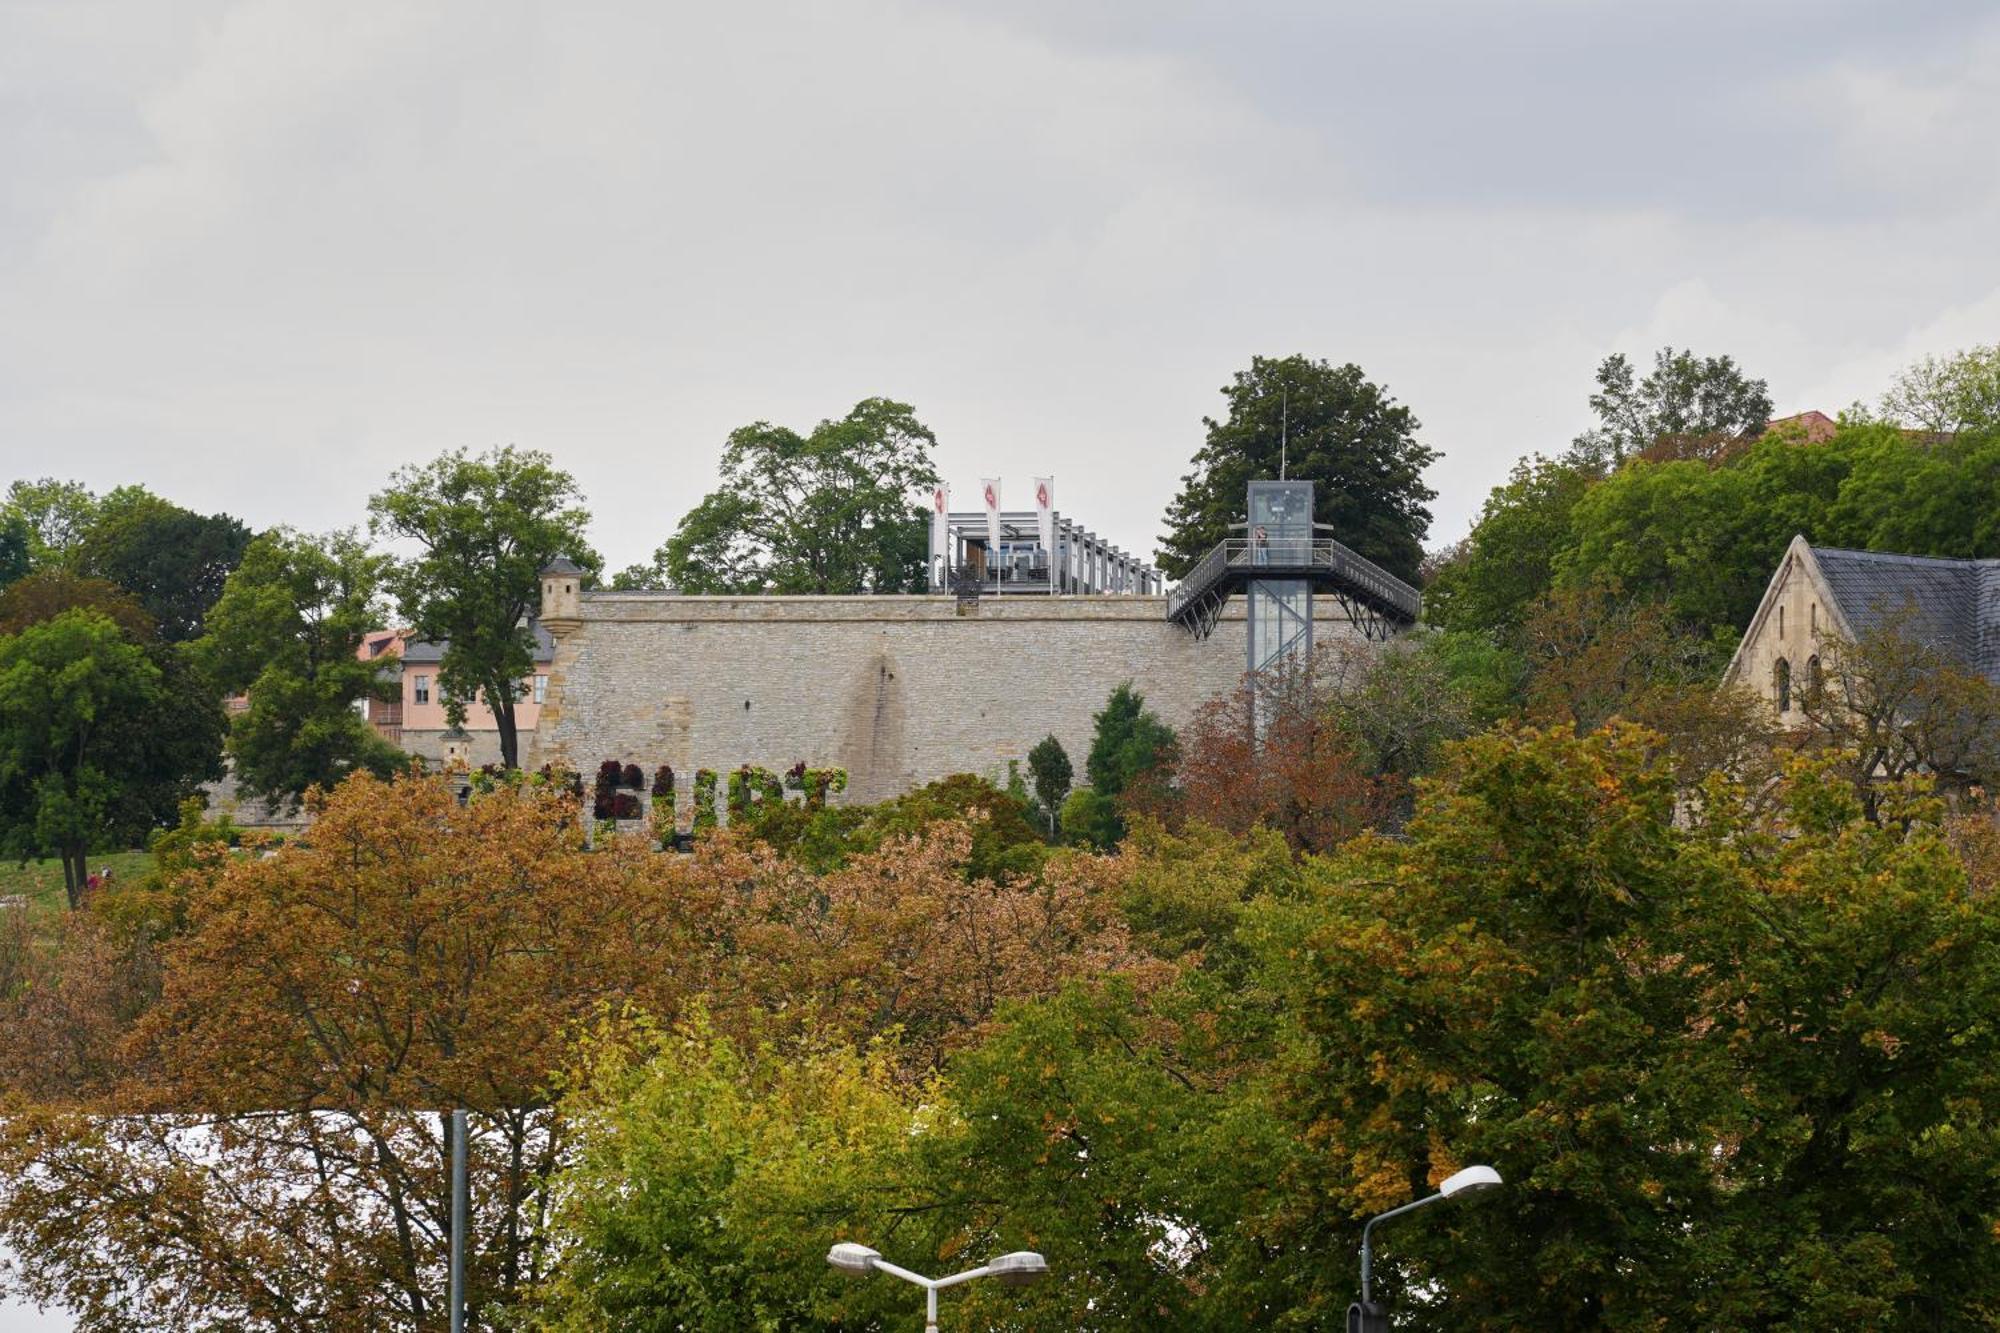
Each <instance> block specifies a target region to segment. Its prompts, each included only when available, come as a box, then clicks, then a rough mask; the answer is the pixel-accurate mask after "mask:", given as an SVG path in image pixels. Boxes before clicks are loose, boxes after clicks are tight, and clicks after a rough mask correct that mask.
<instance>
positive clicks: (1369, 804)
mask: <svg viewBox="0 0 2000 1333" xmlns="http://www.w3.org/2000/svg"><path fill="white" fill-rule="evenodd" d="M1360 749H1361V746H1360V744H1359V742H1358V739H1357V737H1356V736H1355V735H1354V734H1353V733H1352V732H1351V731H1350V730H1349V729H1348V728H1347V727H1345V726H1343V725H1342V719H1341V718H1340V717H1339V716H1338V715H1337V714H1336V713H1335V711H1334V709H1333V707H1332V706H1331V704H1330V702H1329V700H1328V698H1327V692H1326V689H1325V687H1324V684H1323V682H1322V680H1321V679H1320V674H1319V672H1318V671H1317V670H1315V669H1314V664H1307V663H1301V664H1296V665H1292V666H1282V667H1277V668H1274V669H1272V670H1269V671H1265V672H1262V673H1259V674H1258V675H1257V676H1256V677H1254V678H1252V679H1250V680H1247V681H1245V682H1244V683H1243V684H1242V685H1240V686H1238V687H1237V688H1236V689H1234V690H1231V691H1229V692H1228V693H1226V694H1223V695H1220V696H1218V697H1217V698H1215V699H1211V700H1210V701H1209V702H1207V703H1206V704H1204V705H1202V707H1201V708H1200V709H1199V710H1197V712H1196V713H1195V716H1194V718H1193V720H1192V721H1191V722H1189V724H1188V726H1187V728H1186V730H1185V732H1184V733H1183V735H1182V737H1181V743H1180V745H1179V747H1178V750H1177V753H1178V756H1179V763H1178V767H1177V768H1176V770H1175V778H1176V782H1175V787H1176V789H1177V794H1178V799H1177V801H1175V803H1174V806H1173V808H1174V811H1175V813H1177V814H1179V815H1181V816H1183V817H1185V818H1188V819H1194V820H1199V821H1201V822H1203V823H1208V824H1213V825H1215V826H1216V827H1218V828H1223V829H1227V830H1230V831H1231V832H1235V833H1247V832H1249V831H1250V830H1251V829H1254V828H1266V829H1270V830H1273V831H1274V832H1277V833H1279V834H1281V835H1283V836H1284V838H1285V840H1286V841H1287V842H1288V843H1290V844H1291V845H1292V847H1293V848H1294V849H1296V850H1298V851H1302V852H1304V851H1329V850H1331V849H1332V848H1334V847H1336V846H1338V845H1339V844H1340V843H1342V842H1345V841H1346V840H1347V839H1348V838H1351V837H1353V836H1354V835H1355V834H1357V833H1360V832H1361V831H1362V830H1363V829H1366V828H1370V827H1372V826H1375V825H1377V824H1379V823H1381V822H1383V821H1385V820H1386V819H1387V818H1388V816H1389V813H1390V811H1391V810H1392V809H1393V808H1394V806H1395V803H1396V801H1397V798H1398V797H1399V796H1400V795H1401V792H1402V784H1401V782H1400V781H1399V780H1398V779H1396V778H1395V777H1392V776H1389V775H1385V774H1382V773H1379V772H1377V771H1374V770H1373V769H1372V768H1371V767H1370V765H1369V764H1368V762H1367V760H1366V759H1364V758H1363V757H1362V755H1361V753H1360Z"/></svg>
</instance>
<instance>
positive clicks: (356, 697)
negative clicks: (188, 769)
mask: <svg viewBox="0 0 2000 1333" xmlns="http://www.w3.org/2000/svg"><path fill="white" fill-rule="evenodd" d="M388 566H389V561H388V559H387V558H386V557H384V556H379V555H375V554H372V553H370V552H369V551H368V550H367V548H366V547H364V546H363V545H362V543H361V541H360V539H359V538H358V537H357V536H356V535H355V534H353V533H351V532H346V533H333V534H331V535H329V536H326V537H310V536H306V535H303V534H300V533H294V532H290V531H287V530H285V529H277V530H275V531H272V532H269V533H266V534H264V535H263V536H261V537H259V538H258V539H257V540H256V541H255V542H253V543H252V544H251V546H250V549H249V551H248V552H247V553H246V554H245V555H244V558H243V562H242V564H241V565H240V566H239V567H238V568H237V569H236V571H235V572H234V573H232V574H231V575H230V576H229V581H228V583H227V584H225V585H224V588H223V592H222V597H221V599H220V600H219V601H218V602H217V603H216V604H215V606H214V608H213V609H212V610H211V611H210V612H209V614H208V633H207V635H206V637H205V638H203V639H202V640H201V642H200V645H199V650H200V656H201V658H202V660H203V662H204V664H205V666H206V667H207V669H208V671H209V672H210V674H211V675H212V677H213V678H214V679H215V681H216V683H217V684H218V685H219V686H220V687H221V688H222V689H224V690H226V691H228V692H230V693H233V694H245V695H247V696H248V705H249V706H248V707H247V708H246V709H245V710H244V711H243V712H242V713H239V714H238V715H237V716H236V717H235V719H234V721H233V722H232V724H231V727H230V737H229V753H230V757H231V758H232V759H233V760H234V761H235V767H236V776H237V780H238V782H239V783H240V784H241V785H242V787H243V788H244V790H246V791H249V792H252V793H255V794H257V795H260V796H262V797H264V798H265V800H266V802H267V803H268V804H269V805H270V806H271V807H272V808H274V809H275V808H276V807H277V806H278V805H279V804H281V803H284V802H290V803H291V804H292V805H293V806H294V807H296V805H297V804H298V802H299V801H300V800H301V799H302V798H303V797H304V795H305V793H306V791H307V790H308V789H309V788H311V787H314V786H322V787H332V786H333V785H335V784H336V783H338V782H339V781H340V780H341V779H342V778H343V777H345V776H346V775H347V774H348V773H350V772H353V771H354V770H356V769H366V770H367V771H369V772H371V773H374V774H375V775H376V776H377V777H387V776H389V775H390V774H391V773H392V772H394V771H395V769H396V768H397V767H398V766H400V765H401V764H403V763H406V762H407V759H406V757H405V756H404V755H403V753H402V752H401V751H400V750H398V749H397V748H396V747H395V746H393V745H390V744H389V743H388V742H387V741H385V740H383V739H382V738H381V737H380V736H378V735H377V734H376V732H375V730H374V728H372V727H371V726H369V725H368V723H367V721H366V720H365V719H363V718H362V717H361V715H360V714H359V712H357V710H356V708H355V705H356V704H357V703H359V702H361V701H363V700H367V699H370V698H379V697H382V696H383V692H384V690H385V689H388V688H393V682H387V681H384V680H383V679H381V678H380V664H379V663H376V662H370V661H366V660H363V659H362V658H360V657H359V656H358V654H357V650H358V649H359V648H360V646H361V643H362V641H363V640H364V639H365V638H366V636H367V635H368V633H369V632H370V631H371V630H373V629H375V628H377V627H379V626H380V625H381V624H382V616H383V614H384V613H383V610H382V608H381V606H380V592H381V588H382V585H383V581H384V578H385V576H386V574H387V572H388Z"/></svg>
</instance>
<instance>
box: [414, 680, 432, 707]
mask: <svg viewBox="0 0 2000 1333" xmlns="http://www.w3.org/2000/svg"><path fill="white" fill-rule="evenodd" d="M413 697H414V698H415V700H416V701H417V702H418V703H420V704H427V703H429V702H430V701H431V678H430V677H429V676H418V677H417V690H416V694H415V695H414V696H413Z"/></svg>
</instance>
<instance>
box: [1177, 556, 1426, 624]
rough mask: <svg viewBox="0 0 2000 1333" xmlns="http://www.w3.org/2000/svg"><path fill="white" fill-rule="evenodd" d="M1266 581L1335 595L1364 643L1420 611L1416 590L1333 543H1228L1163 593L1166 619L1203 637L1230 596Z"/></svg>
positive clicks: (1408, 621)
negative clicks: (1293, 583) (1290, 583)
mask: <svg viewBox="0 0 2000 1333" xmlns="http://www.w3.org/2000/svg"><path fill="white" fill-rule="evenodd" d="M1268 579H1297V580H1301V581H1303V582H1304V583H1306V584H1307V585H1308V586H1309V587H1310V588H1311V590H1312V593H1313V594H1314V595H1315V596H1331V597H1333V598H1334V599H1336V600H1337V601H1338V602H1339V603H1340V605H1341V607H1342V608H1343V609H1344V610H1345V611H1346V612H1347V614H1348V618H1349V619H1350V620H1351V621H1352V622H1353V623H1354V626H1355V627H1356V628H1357V629H1359V630H1360V631H1361V632H1362V634H1364V635H1365V636H1367V637H1368V638H1369V639H1376V640H1380V639H1387V638H1389V637H1391V636H1392V635H1394V634H1395V633H1396V632H1397V631H1398V630H1402V629H1407V628H1408V627H1409V626H1411V625H1413V624H1415V623H1416V620H1417V616H1418V614H1419V613H1420V612H1421V611H1422V609H1423V597H1422V595H1421V594H1419V593H1418V592H1417V590H1416V589H1415V588H1412V587H1411V586H1410V585H1409V584H1407V583H1405V582H1403V581H1402V580H1401V579H1399V578H1397V577H1396V576H1395V575H1394V574H1391V573H1389V572H1388V571H1387V570H1385V569H1383V568H1382V567H1381V566H1380V565H1377V564H1376V563H1375V562H1374V561H1372V560H1368V559H1366V558H1364V557H1362V556H1359V555H1356V554H1355V553H1354V552H1353V551H1351V550H1349V549H1348V548H1347V547H1345V546H1343V545H1341V544H1340V543H1339V542H1337V541H1335V540H1334V539H1333V538H1331V537H1272V538H1257V537H1229V538H1226V539H1224V540H1223V542H1222V544H1221V545H1219V546H1217V547H1216V548H1215V549H1214V550H1212V551H1210V552H1209V553H1208V554H1207V555H1205V556H1203V557H1202V558H1201V563H1200V564H1198V565H1196V566H1195V567H1194V568H1193V569H1191V570H1189V571H1188V576H1187V577H1186V578H1184V579H1182V580H1181V581H1180V583H1179V584H1178V585H1176V586H1175V587H1174V589H1173V590H1172V591H1170V592H1169V593H1168V594H1167V619H1169V620H1171V621H1173V622H1174V623H1175V624H1176V625H1179V626H1180V627H1181V628H1183V629H1185V630H1187V631H1188V632H1189V633H1190V634H1192V635H1194V637H1195V638H1197V639H1205V638H1207V637H1208V636H1209V634H1210V633H1212V632H1213V631H1214V629H1215V625H1216V622H1217V621H1218V620H1220V619H1221V618H1222V609H1223V607H1224V606H1226V605H1227V604H1228V602H1229V599H1230V597H1232V596H1233V595H1235V594H1237V593H1240V592H1243V591H1245V590H1246V589H1247V587H1248V586H1249V585H1250V584H1251V583H1253V582H1257V581H1261V580H1268Z"/></svg>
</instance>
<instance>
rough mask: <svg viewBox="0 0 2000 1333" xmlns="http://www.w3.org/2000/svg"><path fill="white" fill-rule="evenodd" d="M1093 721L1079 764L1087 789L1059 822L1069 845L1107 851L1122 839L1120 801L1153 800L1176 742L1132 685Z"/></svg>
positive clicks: (1064, 808) (1121, 690)
mask: <svg viewBox="0 0 2000 1333" xmlns="http://www.w3.org/2000/svg"><path fill="white" fill-rule="evenodd" d="M1095 722H1096V730H1095V732H1094V733H1093V734H1092V737H1091V742H1090V754H1089V755H1088V756H1087V757H1086V758H1085V759H1084V764H1083V771H1084V775H1085V776H1086V777H1088V778H1089V779H1090V786H1089V787H1088V788H1085V789H1082V790H1079V791H1074V792H1071V793H1070V794H1069V799H1068V800H1066V801H1065V802H1064V803H1063V806H1062V813H1061V822H1062V831H1063V836H1064V837H1065V838H1066V839H1068V840H1069V841H1071V842H1074V843H1081V844H1084V845H1086V846H1091V847H1096V848H1098V849H1100V850H1108V849H1109V848H1111V847H1114V846H1116V845H1117V843H1118V841H1119V840H1120V839H1121V838H1123V837H1124V836H1125V817H1124V815H1123V814H1122V813H1121V812H1120V805H1121V798H1122V802H1123V803H1130V802H1135V801H1136V802H1141V803H1144V802H1146V801H1148V800H1149V799H1150V798H1153V797H1154V796H1156V795H1157V791H1156V789H1157V787H1158V786H1159V784H1162V783H1164V782H1166V781H1167V780H1168V779H1169V777H1170V776H1171V774H1172V771H1173V765H1174V758H1175V747H1176V744H1177V741H1176V738H1175V736H1174V731H1173V728H1172V727H1169V726H1168V725H1167V724H1166V723H1164V722H1162V721H1160V719H1159V716H1158V715H1157V714H1155V713H1154V712H1153V710H1152V709H1150V708H1148V707H1146V696H1144V695H1143V694H1140V693H1139V692H1138V691H1137V690H1135V689H1133V688H1132V683H1131V682H1130V681H1127V682H1125V683H1124V684H1123V685H1120V686H1119V687H1118V688H1117V689H1115V690H1113V691H1112V692H1111V697H1110V698H1109V699H1107V700H1105V703H1104V707H1103V709H1101V710H1100V711H1099V712H1098V713H1097V715H1096V718H1095Z"/></svg>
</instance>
